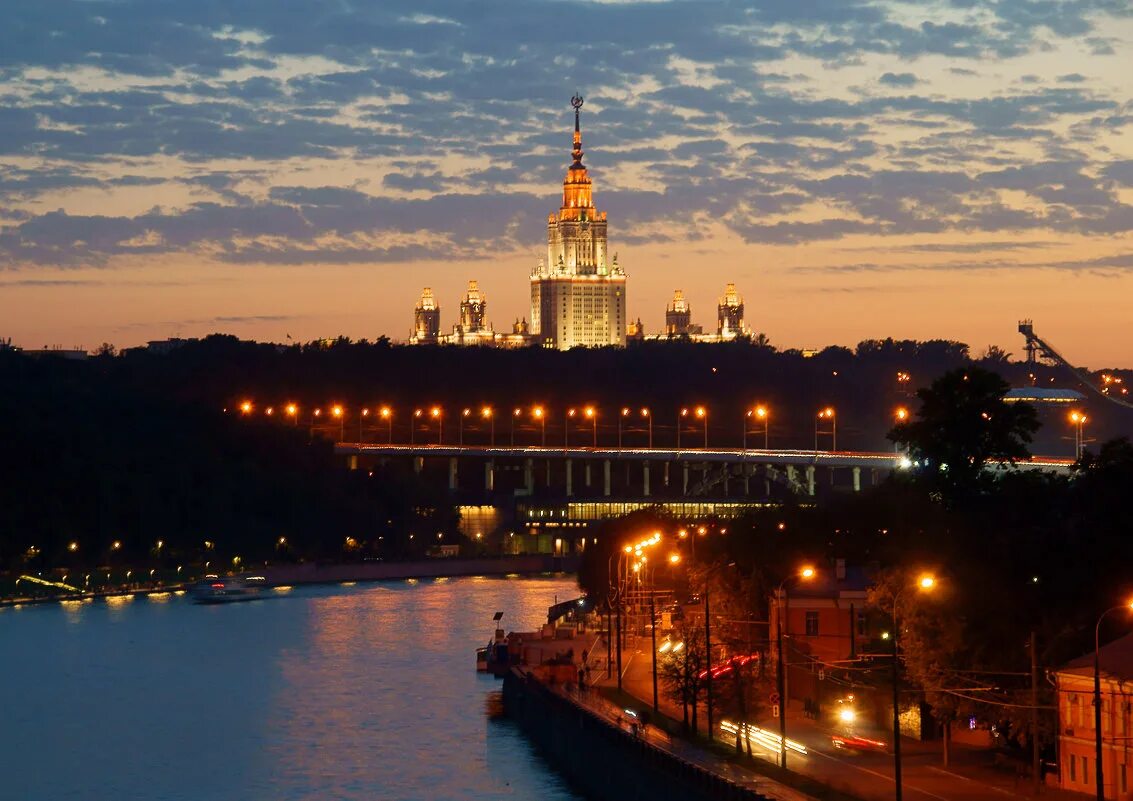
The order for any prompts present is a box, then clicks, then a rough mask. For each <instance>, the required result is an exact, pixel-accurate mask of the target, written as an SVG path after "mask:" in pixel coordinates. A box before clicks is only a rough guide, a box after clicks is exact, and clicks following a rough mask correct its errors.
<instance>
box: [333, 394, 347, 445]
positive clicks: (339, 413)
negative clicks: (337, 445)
mask: <svg viewBox="0 0 1133 801" xmlns="http://www.w3.org/2000/svg"><path fill="white" fill-rule="evenodd" d="M330 413H331V415H332V416H334V417H336V418H337V419H338V441H339V442H342V441H343V440H344V439H346V414H345V413H344V411H343V408H342V407H341V406H339V405H338V404H337V403H336V404H335V405H334V406H332V407H331V409H330Z"/></svg>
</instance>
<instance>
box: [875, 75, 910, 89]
mask: <svg viewBox="0 0 1133 801" xmlns="http://www.w3.org/2000/svg"><path fill="white" fill-rule="evenodd" d="M877 81H878V83H880V84H882V85H884V86H899V87H908V86H916V85H917V76H916V75H914V74H913V73H911V72H886V73H885V74H883V75H882V76H881V77H880V78H878V79H877Z"/></svg>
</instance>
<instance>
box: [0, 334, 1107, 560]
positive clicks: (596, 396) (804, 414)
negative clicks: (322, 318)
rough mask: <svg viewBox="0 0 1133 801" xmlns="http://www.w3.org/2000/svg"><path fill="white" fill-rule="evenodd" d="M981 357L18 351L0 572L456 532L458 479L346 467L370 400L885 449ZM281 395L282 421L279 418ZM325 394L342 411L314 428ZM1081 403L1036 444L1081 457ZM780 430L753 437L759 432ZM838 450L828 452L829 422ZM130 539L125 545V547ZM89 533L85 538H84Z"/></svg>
mask: <svg viewBox="0 0 1133 801" xmlns="http://www.w3.org/2000/svg"><path fill="white" fill-rule="evenodd" d="M992 357H993V358H990V359H988V360H984V362H987V363H992V364H993V365H994V367H995V369H996V370H998V371H999V372H1000V373H1001V374H1003V375H1004V376H1005V377H1006V378H1007V379H1008V380H1009V382H1010V383H1012V384H1014V385H1025V384H1027V383H1030V382H1032V381H1035V382H1037V383H1039V384H1041V385H1046V384H1050V383H1052V382H1051V379H1054V382H1053V383H1055V384H1061V385H1063V386H1065V385H1066V384H1065V383H1063V382H1066V381H1070V380H1071V379H1070V377H1069V376H1063V375H1061V374H1059V373H1058V372H1055V371H1053V370H1052V369H1049V368H1041V369H1038V370H1033V372H1034V373H1035V376H1034V378H1031V377H1030V376H1029V375H1028V373H1029V372H1032V370H1030V369H1029V368H1028V366H1026V365H1022V364H1016V363H1010V362H1007V361H1005V360H1004V359H1003V354H992ZM973 363H978V360H977V362H973V361H972V360H971V359H970V358H969V353H968V348H967V346H965V345H963V344H962V343H957V342H949V341H930V342H911V341H893V340H885V341H869V342H863V343H861V344H860V345H859V346H858V347H857V349H856V351H851V350H849V349H846V348H840V347H831V348H827V349H825V350H823V351H821V352H820V353H818V354H816V355H814V356H812V357H810V358H807V357H805V356H804V355H803V354H802V353H799V352H797V351H786V352H777V351H775V350H774V349H772V348H770V347H766V346H759V345H753V344H751V343H747V342H736V343H729V344H720V345H702V344H693V343H688V342H647V343H643V344H639V345H635V346H633V347H630V348H627V349H624V350H616V349H601V350H574V351H569V352H565V353H563V352H557V351H548V350H544V349H541V348H529V349H523V350H516V351H506V350H495V349H481V348H456V347H409V346H393V345H390V344H389V343H388V342H386V341H384V340H381V341H378V342H375V343H366V342H359V343H352V342H349V341H348V340H344V339H340V340H333V341H330V342H320V343H313V344H309V345H296V346H290V347H282V346H276V345H269V344H259V343H250V342H241V341H239V340H237V339H236V338H235V337H230V336H222V335H216V336H211V337H207V338H205V339H203V340H201V341H195V342H189V343H187V344H184V345H183V346H181V347H178V348H176V349H175V350H173V351H171V352H169V353H167V354H157V353H151V352H147V351H146V350H144V349H136V350H130V351H126V352H125V353H124V354H121V355H114V352H113V349H112V348H109V347H107V348H103V349H101V352H100V355H98V356H96V357H95V358H92V359H89V360H87V361H84V362H72V361H67V360H63V359H51V358H40V359H32V358H29V357H26V356H24V355H21V354H20V353H18V352H12V351H3V352H0V386H2V387H3V391H2V392H0V421H2V422H0V426H2V432H0V433H2V441H3V442H4V459H3V460H2V464H3V467H2V468H0V471H2V472H0V565H5V566H19V567H30V566H39V567H43V568H47V567H52V566H59V565H66V564H72V563H73V564H76V565H79V564H82V565H88V566H89V565H97V564H104V563H107V562H110V561H113V560H115V559H117V560H121V561H122V562H131V563H137V562H138V561H140V560H141V561H146V560H148V561H160V562H163V563H173V562H175V561H176V562H178V563H179V562H180V561H182V560H184V561H186V562H187V561H191V560H194V559H195V560H197V561H198V562H199V561H200V560H201V559H204V558H207V557H208V554H206V553H204V552H203V551H202V549H203V548H204V547H205V546H204V543H205V542H206V541H208V542H214V543H216V546H215V548H216V549H217V550H218V551H222V552H223V555H224V556H225V557H226V558H230V557H231V556H232V555H241V556H242V557H244V559H245V560H254V559H263V558H272V559H281V558H299V557H302V558H319V557H325V558H340V557H342V556H343V555H344V554H343V544H344V543H345V542H347V540H346V538H347V537H352V538H354V541H355V546H354V547H353V548H352V549H351V550H350V552H349V553H348V554H346V555H354V556H360V555H362V554H376V555H383V556H390V557H395V556H399V555H402V554H417V553H420V552H421V551H422V550H423V549H424V547H425V542H424V541H425V540H426V539H429V538H432V541H433V542H435V536H436V533H437V532H444V533H445V534H446V536H448V535H449V534H451V533H452V532H453V531H454V530H455V529H454V526H455V520H454V516H453V513H452V512H451V510H450V507H449V506H448V502H447V499H446V496H445V493H444V489H443V488H442V487H435V486H429V485H426V484H422V483H421V482H420V481H419V480H418V479H417V478H415V477H414V476H413V475H412V474H409V473H408V470H407V468H406V467H405V466H404V465H401V466H398V465H393V466H390V467H387V468H379V469H377V470H376V472H375V475H372V476H371V475H369V473H368V472H367V471H359V472H356V473H348V472H347V471H346V470H345V469H344V464H343V461H342V459H341V458H339V459H336V458H335V457H334V456H333V453H332V451H331V447H330V440H331V439H336V438H337V437H338V436H339V435H340V434H341V435H343V436H345V438H346V439H351V440H352V439H356V438H357V431H358V422H359V417H358V415H359V412H360V409H361V408H362V407H363V406H364V405H365V406H367V407H368V408H370V409H372V410H373V409H376V408H377V404H383V403H384V404H389V406H390V407H391V408H392V409H393V415H394V435H395V439H396V440H400V441H405V440H406V439H408V435H409V422H410V420H411V419H412V417H411V410H412V409H413V408H414V407H424V408H429V407H430V406H431V405H433V404H437V405H439V406H441V407H443V409H444V417H445V424H444V425H445V428H444V434H445V441H446V442H455V439H456V436H457V424H456V416H457V415H458V414H459V411H460V410H461V409H462V408H464V407H471V408H473V409H475V408H477V407H479V406H481V405H482V404H489V405H491V406H492V407H493V408H494V409H496V433H497V441H499V442H502V441H505V439H504V438H505V437H506V436H508V435H510V431H509V430H508V429H509V425H510V422H511V421H510V418H511V410H512V409H513V408H515V407H521V408H523V409H524V413H523V415H522V416H521V418H520V424H519V426H518V430H517V440H518V441H521V442H526V443H532V442H537V441H538V438H539V431H538V429H537V428H535V426H534V425H533V421H532V419H531V418H530V415H529V409H530V407H531V406H532V405H534V404H542V405H544V406H545V408H546V409H547V422H546V426H547V431H548V434H547V436H548V442H556V443H559V442H562V434H563V432H562V427H563V413H564V410H565V409H566V408H567V407H568V406H571V405H575V406H582V405H585V404H594V405H595V406H596V407H597V409H598V422H599V438H600V440H601V441H602V442H603V443H606V444H612V443H613V442H614V441H615V438H616V425H617V419H618V414H619V412H618V410H619V409H621V408H622V407H623V406H628V407H632V408H634V409H636V410H639V409H640V408H641V407H648V408H650V410H651V413H652V419H653V425H654V439H655V444H657V445H663V446H671V445H672V444H673V441H674V436H675V432H674V427H675V423H676V419H677V416H678V409H679V408H680V407H682V406H695V405H698V404H703V405H704V406H706V407H707V409H708V419H709V426H710V442H711V444H713V445H729V446H738V445H739V444H740V441H741V437H742V431H743V421H744V416H743V415H744V411H745V410H747V409H750V408H751V407H752V406H753V405H754V404H756V403H763V404H766V405H767V406H768V408H769V409H770V410H771V426H770V444H771V446H772V447H796V448H809V447H812V446H813V444H814V421H815V414H816V411H817V410H818V409H820V408H823V407H825V406H828V405H829V406H832V407H834V408H835V409H836V414H837V431H838V447H839V449H862V450H886V449H889V448H892V447H893V445H892V443H889V442H888V441H887V440H886V439H885V435H886V432H888V430H889V429H890V428H891V427H892V424H893V411H894V409H895V408H897V407H898V406H907V407H909V408H910V410H913V409H915V408H916V405H917V399H916V398H915V397H913V393H914V391H915V389H916V387H918V386H924V385H927V384H928V383H930V382H931V381H932V380H933V379H934V378H935V377H936V376H938V375H940V374H941V373H943V372H945V371H947V370H949V369H952V368H955V367H957V366H963V365H969V364H973ZM903 375H907V376H908V377H909V379H908V380H900V378H899V376H903ZM246 399H247V400H250V401H251V402H252V403H253V404H254V411H253V412H252V413H251V414H247V415H245V414H242V413H241V412H240V411H239V405H240V403H241V402H242V401H244V400H246ZM286 402H294V403H295V404H297V406H298V407H299V413H298V415H297V416H296V417H295V418H292V419H288V418H286V417H285V416H284V415H283V405H284V404H285V403H286ZM331 403H340V404H342V406H343V407H344V409H345V413H344V417H343V420H342V421H340V422H335V421H334V420H332V419H331V418H330V415H329V413H326V412H328V410H329V408H330V404H331ZM269 406H271V407H273V409H274V411H275V414H274V416H270V417H269V416H268V415H266V409H267V407H269ZM315 408H321V409H323V410H324V414H323V415H322V416H321V417H319V418H317V420H316V422H317V425H315V426H312V425H311V423H312V420H315V418H313V410H314V409H315ZM1063 411H1064V410H1059V412H1058V414H1059V415H1060V417H1059V419H1058V421H1057V423H1056V424H1052V425H1047V426H1045V427H1044V429H1043V430H1042V431H1040V432H1039V434H1038V437H1037V438H1036V442H1035V444H1034V446H1033V447H1032V451H1034V452H1036V453H1061V454H1063V455H1066V456H1069V455H1070V454H1071V453H1072V449H1073V445H1072V443H1070V442H1067V441H1066V440H1064V439H1063V437H1064V436H1066V435H1068V434H1070V433H1071V430H1070V428H1069V427H1068V426H1067V425H1066V424H1065V421H1064V420H1062V419H1061V415H1062V414H1063ZM1119 411H1120V410H1119ZM1111 414H1114V413H1111V412H1109V411H1107V410H1105V409H1103V408H1100V403H1099V402H1094V403H1093V404H1092V406H1091V423H1090V430H1089V433H1090V434H1091V435H1093V436H1100V432H1101V431H1103V430H1106V429H1107V428H1108V429H1111V430H1113V433H1118V432H1119V431H1120V430H1121V425H1122V422H1123V421H1121V420H1120V419H1116V418H1114V419H1110V416H1111ZM373 419H375V418H369V419H367V420H365V421H364V422H365V423H366V426H365V428H364V430H363V436H364V437H366V438H368V439H374V440H377V439H382V438H383V437H384V436H386V433H385V428H384V426H383V425H382V424H381V423H380V422H376V421H375V422H374V423H371V422H370V420H373ZM470 422H471V421H470ZM471 428H472V427H471V426H470V429H471ZM312 429H313V430H314V434H315V436H313V437H312V436H311V432H312ZM643 429H644V426H642V425H641V424H640V418H639V419H638V421H637V423H636V425H635V428H634V430H632V431H628V433H627V434H626V443H627V444H631V443H632V444H639V445H643V444H644V440H645V433H644V430H643ZM701 430H702V429H701V426H700V424H699V423H698V422H695V421H693V422H690V423H689V426H688V428H687V429H686V431H685V434H684V436H685V437H686V438H687V439H686V440H685V443H686V447H692V446H696V445H699V443H700V442H701V441H702V439H701V437H702V434H701V433H700V432H701ZM435 431H436V430H435V428H434V427H429V421H428V420H427V419H425V420H424V421H423V422H422V430H421V431H420V432H418V436H420V437H421V438H422V439H421V441H434V437H435ZM505 432H507V433H505ZM589 432H590V429H589V426H588V425H587V424H585V423H582V424H580V425H579V426H578V427H577V429H575V430H574V431H573V432H572V435H571V436H572V441H574V442H576V443H578V444H583V443H585V442H586V440H587V435H588V433H589ZM468 437H469V441H485V440H486V438H487V432H486V431H485V430H484V426H483V425H480V430H469V432H468ZM761 440H762V436H761V435H760V434H755V433H753V434H752V435H751V438H750V439H749V445H750V446H753V447H756V446H759V445H761V444H762V442H761ZM820 446H821V447H822V448H823V449H828V448H829V447H830V439H829V437H828V436H825V435H824V436H823V438H822V441H821V444H820ZM410 534H413V535H415V536H414V539H412V540H410V539H409V535H410ZM280 537H283V538H284V541H285V542H284V544H283V545H280V544H279V538H280ZM159 539H160V540H161V541H162V543H163V546H162V548H161V549H158V550H157V551H156V552H155V550H154V549H155V543H156V541H157V540H159ZM116 541H117V542H121V543H122V547H121V548H120V549H119V550H117V551H113V550H112V549H111V546H112V544H113V543H114V542H116ZM72 542H76V543H77V544H78V548H77V550H76V551H69V550H68V549H67V546H68V544H69V543H72ZM33 547H34V548H36V549H38V551H37V553H36V554H35V555H34V559H33V560H32V562H33V564H29V563H28V561H27V560H28V548H33Z"/></svg>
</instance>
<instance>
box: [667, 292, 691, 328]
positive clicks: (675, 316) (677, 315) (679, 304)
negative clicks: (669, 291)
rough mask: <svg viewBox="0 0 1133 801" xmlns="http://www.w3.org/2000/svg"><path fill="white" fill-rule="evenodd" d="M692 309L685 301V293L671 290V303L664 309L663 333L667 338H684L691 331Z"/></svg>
mask: <svg viewBox="0 0 1133 801" xmlns="http://www.w3.org/2000/svg"><path fill="white" fill-rule="evenodd" d="M691 328H692V308H691V307H690V306H689V305H688V301H687V300H685V293H684V292H683V291H681V290H680V289H675V290H673V302H672V303H670V304H669V305H668V306H667V307H665V333H666V334H668V335H669V336H671V337H672V336H684V335H685V334H691V333H692V331H691V330H690V329H691Z"/></svg>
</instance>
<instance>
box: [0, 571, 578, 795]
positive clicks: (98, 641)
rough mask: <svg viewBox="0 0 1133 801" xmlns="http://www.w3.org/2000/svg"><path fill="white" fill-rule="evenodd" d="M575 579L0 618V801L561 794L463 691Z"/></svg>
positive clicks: (473, 687) (275, 595) (482, 704)
mask: <svg viewBox="0 0 1133 801" xmlns="http://www.w3.org/2000/svg"><path fill="white" fill-rule="evenodd" d="M576 594H577V591H576V588H575V585H574V582H573V580H571V579H566V578H544V579H525V578H510V579H487V578H467V579H451V580H445V579H439V580H431V579H429V580H422V581H420V582H413V581H410V582H404V581H403V582H386V583H380V584H357V585H353V586H346V585H343V586H338V587H329V588H328V587H320V588H310V587H309V588H298V587H297V588H295V589H292V590H290V591H272V592H271V593H270V597H268V598H265V599H263V600H257V601H252V602H249V603H239V604H228V605H221V606H198V605H194V604H191V603H189V602H188V600H187V599H186V598H185V597H183V596H180V597H179V596H161V597H157V598H150V599H146V598H137V599H135V600H131V601H124V600H121V599H118V600H114V601H112V602H110V603H107V602H102V601H95V602H90V603H74V604H69V605H66V606H39V607H22V608H19V609H0V701H2V703H0V709H2V715H3V720H2V722H0V754H2V755H3V765H4V769H3V774H2V775H0V797H2V798H12V799H29V800H30V799H51V800H52V801H60V800H62V799H84V801H85V800H86V799H142V798H145V799H192V800H193V801H213V800H214V799H215V800H216V801H228V799H232V800H233V801H236V800H237V799H238V800H239V801H249V799H343V800H344V801H354V800H355V799H358V801H362V800H363V799H365V801H376V800H378V799H397V800H398V801H411V800H412V799H423V800H424V799H429V800H430V801H431V800H432V799H437V801H441V800H443V799H459V800H460V801H479V799H524V800H526V799H540V801H567V800H568V799H574V800H576V801H577V799H578V798H579V797H578V796H576V795H575V794H573V793H572V792H570V791H569V790H568V789H567V788H566V787H565V786H564V785H563V783H562V781H561V780H560V779H559V778H558V777H557V776H556V775H555V774H554V773H553V772H551V770H550V768H549V767H548V766H547V765H546V764H545V763H544V762H542V761H541V760H540V758H539V757H538V756H537V755H536V754H535V753H534V752H533V751H532V749H531V748H530V746H529V745H528V744H527V742H526V740H524V739H523V737H522V735H521V734H520V733H519V731H518V730H517V729H516V728H515V727H514V726H513V725H512V724H511V723H510V722H508V721H506V720H499V719H493V717H492V716H491V715H490V714H489V712H490V709H491V708H493V706H494V704H493V699H496V700H498V692H499V685H498V683H497V682H496V680H495V679H492V678H491V677H489V676H485V675H483V674H477V673H476V672H475V658H474V651H475V648H476V646H478V645H482V644H483V643H484V642H486V641H487V639H488V636H489V635H490V633H491V628H492V625H493V624H492V615H493V613H495V612H496V611H502V612H504V623H505V625H506V627H507V628H508V629H509V630H511V629H514V630H531V629H534V628H535V627H536V626H538V625H539V624H540V623H542V622H544V621H545V620H546V610H547V607H548V606H550V605H551V604H552V603H554V601H555V599H556V596H557V598H558V600H565V599H567V598H572V597H574V596H575V595H576Z"/></svg>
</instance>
